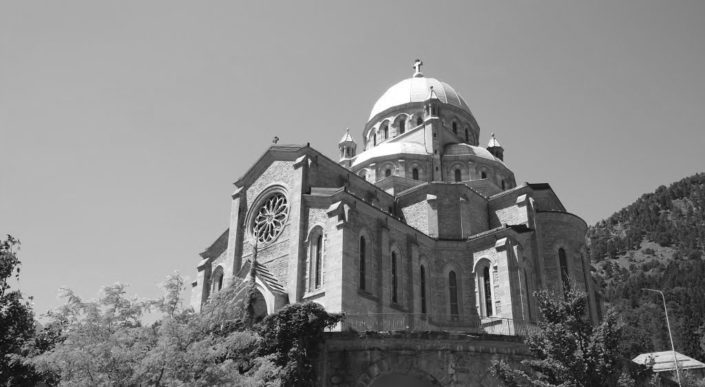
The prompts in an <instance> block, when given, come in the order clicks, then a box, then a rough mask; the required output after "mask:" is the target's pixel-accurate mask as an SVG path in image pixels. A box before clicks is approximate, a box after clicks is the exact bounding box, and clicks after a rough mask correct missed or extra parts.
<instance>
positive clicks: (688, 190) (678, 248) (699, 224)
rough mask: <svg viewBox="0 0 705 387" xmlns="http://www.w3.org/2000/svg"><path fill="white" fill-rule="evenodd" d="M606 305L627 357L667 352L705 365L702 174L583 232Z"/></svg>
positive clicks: (704, 198)
mask: <svg viewBox="0 0 705 387" xmlns="http://www.w3.org/2000/svg"><path fill="white" fill-rule="evenodd" d="M588 243H589V246H590V251H591V258H592V263H593V265H594V266H595V267H596V271H595V273H593V274H594V275H595V279H596V281H597V282H598V284H600V287H601V294H602V296H603V298H604V299H603V301H604V302H605V306H606V307H609V306H613V307H615V308H617V309H618V311H619V313H620V315H621V316H622V319H623V320H624V322H625V323H626V333H627V341H626V342H625V343H624V344H625V350H626V351H627V352H628V355H629V356H636V355H637V354H639V353H642V352H649V351H659V350H668V349H670V343H669V340H668V331H667V328H666V320H665V316H664V312H663V304H662V301H661V298H660V297H659V295H658V294H656V293H653V292H647V291H644V290H643V289H644V288H651V289H659V290H662V291H663V292H664V293H665V296H666V302H667V305H668V312H669V318H670V321H671V329H672V331H673V339H674V342H675V347H676V351H679V352H682V353H684V354H686V355H688V356H691V357H694V358H696V359H698V360H701V361H703V360H705V261H704V260H703V256H704V255H703V252H704V251H705V174H704V173H699V174H696V175H694V176H691V177H688V178H685V179H683V180H681V181H678V182H676V183H673V184H671V185H670V186H669V187H666V186H661V187H659V188H658V189H657V190H656V191H655V192H654V193H649V194H645V195H643V196H642V197H640V198H639V199H638V200H637V201H635V202H634V203H633V204H631V205H629V206H627V207H626V208H624V209H622V210H620V211H619V212H617V213H615V214H614V215H612V216H610V217H609V218H607V219H605V220H603V221H600V222H598V223H597V224H596V225H595V226H593V227H591V228H590V230H589V231H588Z"/></svg>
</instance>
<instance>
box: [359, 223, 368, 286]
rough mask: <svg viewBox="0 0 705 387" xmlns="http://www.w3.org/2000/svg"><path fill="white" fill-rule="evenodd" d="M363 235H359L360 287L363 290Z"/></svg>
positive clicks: (364, 246)
mask: <svg viewBox="0 0 705 387" xmlns="http://www.w3.org/2000/svg"><path fill="white" fill-rule="evenodd" d="M366 248H367V246H366V243H365V237H364V236H363V237H360V289H362V290H365V263H366V262H365V253H366V251H365V249H366Z"/></svg>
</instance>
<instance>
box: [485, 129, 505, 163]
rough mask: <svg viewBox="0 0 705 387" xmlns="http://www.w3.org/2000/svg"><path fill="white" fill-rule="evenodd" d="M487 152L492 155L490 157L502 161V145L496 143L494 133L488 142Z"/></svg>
mask: <svg viewBox="0 0 705 387" xmlns="http://www.w3.org/2000/svg"><path fill="white" fill-rule="evenodd" d="M487 150H488V151H489V152H490V153H492V156H494V157H496V158H498V159H500V160H502V161H504V148H502V145H501V144H500V143H499V141H497V139H496V138H495V136H494V133H492V137H491V138H490V142H489V143H487Z"/></svg>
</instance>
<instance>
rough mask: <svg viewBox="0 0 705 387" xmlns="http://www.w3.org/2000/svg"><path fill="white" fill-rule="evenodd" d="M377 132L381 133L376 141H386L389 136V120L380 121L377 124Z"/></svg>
mask: <svg viewBox="0 0 705 387" xmlns="http://www.w3.org/2000/svg"><path fill="white" fill-rule="evenodd" d="M378 133H379V134H380V135H381V139H377V142H378V143H380V142H383V141H387V140H388V139H390V138H391V136H390V133H389V120H384V121H382V123H381V124H380V125H379V130H378ZM380 140H381V141H380Z"/></svg>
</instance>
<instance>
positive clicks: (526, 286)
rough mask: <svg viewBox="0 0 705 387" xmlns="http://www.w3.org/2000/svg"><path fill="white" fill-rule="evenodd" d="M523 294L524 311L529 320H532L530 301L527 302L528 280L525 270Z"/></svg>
mask: <svg viewBox="0 0 705 387" xmlns="http://www.w3.org/2000/svg"><path fill="white" fill-rule="evenodd" d="M524 293H526V311H527V313H528V315H529V320H533V318H532V317H531V301H529V299H530V298H529V279H528V277H527V275H526V269H524Z"/></svg>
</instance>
